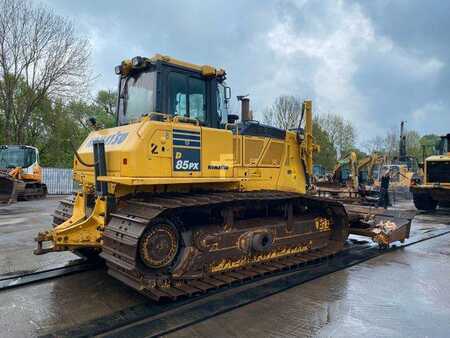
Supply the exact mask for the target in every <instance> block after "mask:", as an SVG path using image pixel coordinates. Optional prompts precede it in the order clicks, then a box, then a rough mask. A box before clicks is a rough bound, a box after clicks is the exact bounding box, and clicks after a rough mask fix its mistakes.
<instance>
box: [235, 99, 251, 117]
mask: <svg viewBox="0 0 450 338" xmlns="http://www.w3.org/2000/svg"><path fill="white" fill-rule="evenodd" d="M237 99H238V100H239V101H241V121H242V122H243V123H244V122H248V121H253V112H252V111H251V110H250V98H249V97H248V95H242V96H238V97H237Z"/></svg>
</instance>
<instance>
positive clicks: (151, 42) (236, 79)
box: [43, 0, 450, 143]
mask: <svg viewBox="0 0 450 338" xmlns="http://www.w3.org/2000/svg"><path fill="white" fill-rule="evenodd" d="M43 3H44V4H46V5H47V6H48V7H50V8H52V9H54V11H55V12H56V13H58V14H60V15H63V16H66V17H68V18H70V19H72V20H73V21H74V23H75V25H76V27H77V29H78V31H79V33H80V34H82V35H84V36H86V37H87V38H89V39H90V41H91V43H92V47H93V52H92V62H93V68H94V70H95V73H96V74H98V75H99V77H98V79H97V80H96V82H95V84H94V86H95V88H94V89H101V88H116V83H117V79H116V77H115V75H114V66H115V65H117V64H119V63H120V61H121V60H122V59H124V58H131V57H133V56H136V55H143V56H151V55H153V54H155V53H161V54H167V55H171V56H173V57H176V58H179V59H183V60H186V61H190V62H194V63H199V64H211V65H214V66H217V67H222V68H224V69H225V70H226V71H227V73H228V83H229V85H230V86H231V87H232V90H233V96H235V95H239V94H250V97H251V100H252V101H251V102H252V103H251V104H252V107H253V109H254V111H256V112H257V117H258V118H261V116H262V114H261V112H262V111H263V110H264V108H265V107H266V106H267V105H269V104H270V103H271V102H273V100H274V98H275V97H277V96H278V95H281V94H289V95H296V96H300V97H302V98H311V99H313V104H314V110H315V112H316V113H327V112H331V113H338V114H341V115H343V116H344V117H345V118H346V119H350V120H351V121H352V122H353V123H354V124H355V126H356V127H357V130H358V141H359V143H364V141H365V140H367V139H369V138H371V137H373V136H376V135H384V133H385V129H386V128H388V129H389V128H393V127H397V126H398V125H399V124H400V120H402V119H403V120H406V121H407V128H409V129H415V130H418V131H419V132H420V133H422V134H424V133H438V134H443V133H446V132H450V90H449V88H450V68H449V63H450V37H449V32H450V1H430V0H428V1H421V0H415V1H412V0H409V1H406V0H379V1H361V2H356V1H333V0H330V1H322V0H320V1H319V0H316V1H307V0H298V1H260V0H249V1H237V0H236V1H231V0H225V1H207V0H203V1H202V0H198V1H197V0H196V1H187V0H185V1H182V0H179V1H168V0H164V1H149V0H147V1H138V2H133V1H112V0H109V1H107V0H104V1H93V0H89V1H85V0H78V1H73V0H45V1H43ZM233 109H234V110H236V111H237V110H238V105H237V104H236V103H234V105H233Z"/></svg>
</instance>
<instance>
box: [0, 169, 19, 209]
mask: <svg viewBox="0 0 450 338" xmlns="http://www.w3.org/2000/svg"><path fill="white" fill-rule="evenodd" d="M15 201H17V180H15V179H14V178H12V177H11V176H9V175H2V174H0V203H12V202H15Z"/></svg>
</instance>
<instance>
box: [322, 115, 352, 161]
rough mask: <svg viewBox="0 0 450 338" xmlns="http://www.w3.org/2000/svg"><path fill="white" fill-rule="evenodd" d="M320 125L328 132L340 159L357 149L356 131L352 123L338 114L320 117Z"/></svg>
mask: <svg viewBox="0 0 450 338" xmlns="http://www.w3.org/2000/svg"><path fill="white" fill-rule="evenodd" d="M318 123H319V125H320V127H321V128H322V129H323V130H325V131H326V132H327V134H328V136H329V138H330V141H331V143H332V144H333V145H334V146H335V148H336V150H337V152H338V157H339V158H341V157H343V156H345V154H346V153H347V151H349V150H351V149H353V148H355V142H356V130H355V127H354V126H353V125H352V123H351V122H350V121H347V120H345V119H344V118H343V117H342V116H340V115H337V114H325V115H321V116H319V117H318Z"/></svg>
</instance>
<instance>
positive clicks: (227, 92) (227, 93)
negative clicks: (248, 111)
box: [225, 87, 231, 101]
mask: <svg viewBox="0 0 450 338" xmlns="http://www.w3.org/2000/svg"><path fill="white" fill-rule="evenodd" d="M229 99H231V87H225V100H227V101H228V100H229Z"/></svg>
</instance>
